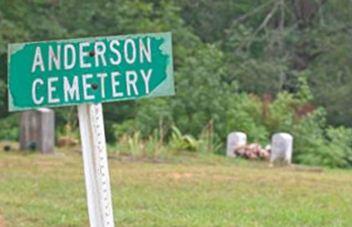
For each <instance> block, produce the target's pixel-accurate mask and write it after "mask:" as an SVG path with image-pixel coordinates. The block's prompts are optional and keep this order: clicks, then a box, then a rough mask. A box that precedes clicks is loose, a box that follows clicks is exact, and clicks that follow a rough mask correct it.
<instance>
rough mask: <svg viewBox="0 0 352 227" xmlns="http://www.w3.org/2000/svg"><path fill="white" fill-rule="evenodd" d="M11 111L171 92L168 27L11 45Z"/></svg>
mask: <svg viewBox="0 0 352 227" xmlns="http://www.w3.org/2000/svg"><path fill="white" fill-rule="evenodd" d="M8 51H9V54H8V76H9V80H8V88H9V89H8V90H9V109H10V110H11V111H15V110H24V109H33V108H39V107H55V106H67V105H77V104H82V103H100V102H111V101H119V100H132V99H137V98H142V97H155V96H165V95H173V94H174V83H173V69H172V67H173V63H172V48H171V33H157V34H141V35H128V36H112V37H98V38H84V39H71V40H59V41H47V42H33V43H20V44H11V45H9V50H8Z"/></svg>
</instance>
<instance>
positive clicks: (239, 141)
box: [226, 132, 247, 157]
mask: <svg viewBox="0 0 352 227" xmlns="http://www.w3.org/2000/svg"><path fill="white" fill-rule="evenodd" d="M246 144H247V135H246V134H245V133H243V132H232V133H230V134H229V135H228V136H227V146H226V156H228V157H236V154H235V150H236V148H239V147H241V146H245V145H246Z"/></svg>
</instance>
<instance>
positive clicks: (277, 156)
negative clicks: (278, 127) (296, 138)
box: [270, 133, 293, 164]
mask: <svg viewBox="0 0 352 227" xmlns="http://www.w3.org/2000/svg"><path fill="white" fill-rule="evenodd" d="M292 147H293V137H292V136H291V135H290V134H288V133H277V134H275V135H273V137H272V140H271V154H270V162H276V161H283V162H285V163H287V164H291V160H292Z"/></svg>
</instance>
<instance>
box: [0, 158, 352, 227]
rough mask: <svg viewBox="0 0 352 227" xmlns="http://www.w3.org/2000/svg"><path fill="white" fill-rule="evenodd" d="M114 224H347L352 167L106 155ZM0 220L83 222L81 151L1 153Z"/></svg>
mask: <svg viewBox="0 0 352 227" xmlns="http://www.w3.org/2000/svg"><path fill="white" fill-rule="evenodd" d="M109 165H110V173H111V183H112V194H113V205H114V215H115V223H116V224H117V225H118V226H351V225H352V171H348V170H324V171H323V172H312V171H301V170H300V171H298V170H295V169H292V168H269V167H268V165H267V164H266V163H249V162H245V161H238V160H229V159H226V158H224V157H219V156H211V157H196V156H183V157H178V158H175V160H174V161H172V162H164V163H148V162H127V161H124V162H123V161H119V160H117V159H110V160H109ZM0 217H1V218H0V226H2V225H3V224H4V223H5V225H6V226H26V227H28V226H88V215H87V207H86V197H85V187H84V178H83V167H82V160H81V156H80V154H78V153H74V152H65V153H62V154H57V155H54V156H42V155H38V154H31V155H23V154H21V153H0Z"/></svg>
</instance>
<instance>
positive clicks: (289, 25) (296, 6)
mask: <svg viewBox="0 0 352 227" xmlns="http://www.w3.org/2000/svg"><path fill="white" fill-rule="evenodd" d="M351 11H352V3H351V1H325V0H312V1H305V0H238V1H233V0H219V1H212V0H180V1H172V0H162V1H159V0H132V1H130V0H101V1H95V0H86V1H78V0H72V1H59V0H32V1H9V0H3V1H0V128H2V129H3V133H0V139H4V138H6V139H15V137H16V136H17V135H18V133H17V130H15V129H14V128H16V127H17V125H16V121H17V116H14V115H10V114H9V113H8V112H7V107H6V106H7V100H6V99H7V94H6V92H7V91H6V83H7V81H6V74H7V72H6V65H7V62H6V58H7V57H6V51H7V44H8V43H13V42H26V41H38V40H50V39H63V38H77V37H88V36H104V35H118V34H128V33H142V32H161V31H172V32H173V48H174V49H173V52H174V66H175V67H174V68H175V82H176V93H177V95H176V96H175V97H169V98H162V99H151V100H141V101H136V102H120V103H110V104H106V105H104V112H105V113H104V114H105V123H106V130H107V137H108V141H110V142H113V141H115V140H116V139H117V138H118V137H120V136H121V135H122V134H125V133H126V134H129V135H131V136H132V137H133V136H135V135H137V134H136V133H137V132H138V139H141V140H144V139H146V138H148V137H150V136H151V135H153V136H154V135H155V132H158V133H159V135H158V136H159V137H158V138H159V139H160V138H162V139H165V140H167V139H170V138H171V137H172V135H173V133H174V135H175V131H172V128H175V126H176V127H177V128H178V129H179V132H182V133H184V134H186V135H189V136H192V138H197V137H198V136H200V137H202V136H204V132H210V131H211V132H213V133H214V135H213V134H212V135H211V140H213V139H214V140H215V141H217V142H218V141H221V142H223V141H224V140H225V138H226V135H227V133H229V132H231V131H234V130H236V131H244V132H246V133H247V134H248V136H249V140H250V141H253V142H254V141H256V142H260V143H262V144H263V145H265V144H266V143H268V142H269V140H270V136H271V135H272V134H273V133H275V132H278V131H286V132H290V133H292V134H293V135H294V136H295V155H294V159H295V160H296V161H297V162H301V163H306V164H314V165H315V164H324V165H328V166H339V167H347V166H351V165H352V164H351V146H352V145H351V140H350V138H351V130H350V129H349V128H347V127H349V126H351V125H352V120H351V116H352V105H351V101H350V98H349V97H350V95H351V93H352V68H351V67H352V64H351V62H352V45H351V37H352V14H351ZM336 12H338V13H336ZM56 116H57V125H58V126H59V127H58V128H59V129H58V130H59V131H60V132H62V133H64V132H65V130H66V131H67V129H70V130H72V129H74V128H75V127H77V119H76V108H75V107H69V108H58V109H57V110H56ZM210 126H211V127H210ZM339 126H341V127H339ZM210 128H211V130H209V129H210ZM213 137H214V138H213ZM126 138H127V137H126ZM153 138H154V137H153ZM155 138H157V137H155ZM180 138H183V137H182V134H181V135H180ZM208 140H209V138H208ZM158 143H159V142H158ZM206 146H207V145H206Z"/></svg>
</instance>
